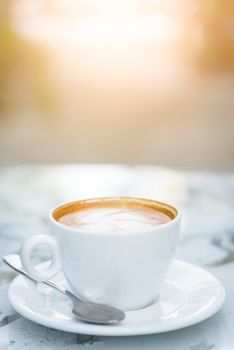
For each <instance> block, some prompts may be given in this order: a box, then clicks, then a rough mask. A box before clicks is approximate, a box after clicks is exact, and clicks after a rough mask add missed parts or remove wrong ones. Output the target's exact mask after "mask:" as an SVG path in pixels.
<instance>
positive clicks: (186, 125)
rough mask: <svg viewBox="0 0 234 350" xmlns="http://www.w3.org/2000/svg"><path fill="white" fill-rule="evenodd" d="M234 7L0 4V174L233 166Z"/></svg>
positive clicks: (99, 1)
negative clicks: (51, 166) (76, 166)
mask: <svg viewBox="0 0 234 350" xmlns="http://www.w3.org/2000/svg"><path fill="white" fill-rule="evenodd" d="M233 72H234V2H233V1H231V0H223V1H221V0H209V1H201V0H173V1H172V0H170V1H169V0H164V1H159V0H147V1H144V2H143V1H138V0H126V1H122V0H119V1H118V0H108V1H107V0H68V1H66V0H57V1H53V2H48V1H45V0H44V1H42V0H35V1H29V0H17V1H12V0H11V1H9V0H8V1H7V0H1V2H0V150H1V152H0V165H8V164H22V163H23V164H25V163H58V162H65V163H71V162H94V163H102V162H105V163H126V164H154V165H166V166H178V167H187V168H193V169H194V168H196V169H197V168H198V169H224V170H228V169H233V167H234V137H233V135H234V116H233V110H234V108H233V107H234V92H233V91H234V89H233V87H234V75H233Z"/></svg>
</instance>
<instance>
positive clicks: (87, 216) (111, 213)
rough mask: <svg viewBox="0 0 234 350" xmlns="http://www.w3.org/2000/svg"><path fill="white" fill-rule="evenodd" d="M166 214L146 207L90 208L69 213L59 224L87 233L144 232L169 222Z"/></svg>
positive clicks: (60, 219)
mask: <svg viewBox="0 0 234 350" xmlns="http://www.w3.org/2000/svg"><path fill="white" fill-rule="evenodd" d="M170 220H171V218H170V217H169V216H167V215H166V214H165V213H163V212H161V211H158V210H154V209H151V208H146V207H143V206H142V207H141V206H139V207H137V206H136V207H133V206H129V207H118V206H116V207H112V206H110V207H108V206H107V207H88V208H84V209H81V210H77V211H74V212H70V213H67V214H65V215H63V216H61V217H60V218H58V222H60V223H61V224H63V225H66V226H70V227H72V228H79V229H82V230H84V231H87V232H92V233H95V232H96V233H101V232H144V231H149V230H152V229H154V228H155V226H158V225H162V224H165V223H167V222H169V221H170Z"/></svg>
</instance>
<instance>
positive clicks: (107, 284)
mask: <svg viewBox="0 0 234 350" xmlns="http://www.w3.org/2000/svg"><path fill="white" fill-rule="evenodd" d="M116 200H121V201H122V200H124V201H127V202H128V201H129V202H132V201H135V202H136V203H137V204H138V205H142V206H144V207H145V206H146V205H150V206H155V207H156V208H158V210H162V211H165V210H166V211H168V212H169V213H170V215H171V217H172V218H171V220H170V221H169V222H167V223H164V224H161V225H158V226H155V228H154V229H153V230H150V231H147V232H135V233H134V232H130V233H126V232H124V233H121V232H117V233H116V232H104V233H99V232H95V233H92V232H87V231H84V230H82V229H81V228H74V227H70V226H66V225H63V224H61V223H60V222H58V221H57V220H56V216H57V214H58V212H61V211H63V210H66V208H67V207H71V206H74V205H78V204H79V207H82V205H84V204H85V205H87V203H88V204H89V203H90V204H92V202H97V201H105V203H107V204H108V202H109V201H116ZM180 222H181V214H180V213H179V211H178V210H177V209H176V208H175V207H173V206H171V205H169V204H166V203H162V202H157V201H152V200H146V199H140V198H127V197H107V198H100V199H89V200H83V201H77V202H72V203H66V204H62V205H60V206H58V207H56V208H55V209H53V210H52V211H51V213H50V223H51V228H52V235H53V236H48V235H37V236H32V237H30V238H28V239H27V240H26V241H25V242H24V243H23V245H22V248H21V259H22V263H23V266H24V268H25V269H26V270H27V271H28V273H29V274H31V276H32V277H34V278H35V279H37V280H38V281H42V280H48V279H50V278H52V277H54V276H55V275H56V274H57V273H58V272H59V271H60V270H63V272H64V275H65V276H66V278H67V281H68V283H69V285H70V287H71V289H72V290H73V291H74V292H75V293H76V294H77V295H78V296H79V297H80V298H81V299H83V300H84V301H85V300H87V301H89V302H95V303H102V304H108V305H112V306H115V307H118V308H120V309H122V310H136V309H139V308H142V307H145V306H147V305H148V304H150V303H152V302H153V301H154V300H156V299H157V298H158V296H159V293H160V288H161V286H162V283H163V281H164V279H165V276H166V273H167V271H168V268H169V265H170V263H171V261H172V258H173V256H174V253H175V250H176V246H177V243H178V238H179V231H180ZM39 244H46V245H48V246H49V248H50V249H51V252H52V262H51V265H50V266H49V267H48V269H47V270H45V271H39V270H38V269H37V268H36V267H35V266H34V265H33V264H32V261H31V255H32V253H33V249H34V248H35V247H37V246H38V245H39Z"/></svg>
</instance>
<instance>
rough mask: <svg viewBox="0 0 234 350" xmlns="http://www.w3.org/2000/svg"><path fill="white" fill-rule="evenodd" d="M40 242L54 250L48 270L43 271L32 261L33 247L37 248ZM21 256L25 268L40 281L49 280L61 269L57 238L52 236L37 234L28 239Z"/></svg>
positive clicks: (22, 248)
mask: <svg viewBox="0 0 234 350" xmlns="http://www.w3.org/2000/svg"><path fill="white" fill-rule="evenodd" d="M39 244H43V245H47V246H48V247H49V248H50V250H51V252H52V260H51V264H50V265H49V267H48V268H47V269H46V270H42V271H39V270H38V269H37V268H36V267H35V266H34V265H33V263H32V261H31V257H32V253H33V249H35V248H36V247H37V246H38V245H39ZM20 257H21V261H22V265H23V267H24V268H25V270H26V271H27V272H28V273H29V275H30V276H31V277H32V278H34V279H35V280H37V281H38V282H40V281H46V280H49V279H50V278H52V277H54V276H55V275H57V273H58V272H59V271H61V263H60V258H59V251H58V246H57V243H56V240H55V239H54V237H52V236H48V235H37V236H32V237H30V238H28V239H26V241H25V242H24V243H23V245H22V247H21V251H20Z"/></svg>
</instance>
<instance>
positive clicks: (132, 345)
mask: <svg viewBox="0 0 234 350" xmlns="http://www.w3.org/2000/svg"><path fill="white" fill-rule="evenodd" d="M105 195H126V196H128V195H129V196H140V197H146V198H154V199H158V200H162V201H166V202H170V203H172V204H175V205H177V206H178V207H179V208H180V209H181V210H182V213H183V224H182V233H181V239H180V244H179V248H178V250H177V257H178V258H179V259H183V260H185V261H189V262H192V263H194V264H197V265H199V266H202V267H204V268H206V269H207V270H208V271H210V272H212V273H213V274H214V275H215V276H217V277H218V278H219V279H220V280H221V281H222V283H223V285H224V287H225V289H226V301H225V303H224V306H223V307H222V309H221V310H220V311H219V312H218V313H217V314H216V315H214V316H213V317H211V318H210V319H208V320H206V321H203V322H201V323H199V324H197V325H194V326H191V327H188V328H185V329H181V330H178V331H173V332H169V333H165V334H155V335H147V336H136V337H94V336H92V335H90V336H84V335H82V334H71V333H66V332H60V331H56V330H52V329H49V328H46V327H43V326H40V325H38V324H35V323H32V322H30V321H28V320H26V319H24V318H22V317H21V316H20V315H19V314H17V313H16V312H15V311H14V310H13V308H12V307H11V305H10V303H9V301H8V298H7V289H8V286H9V283H10V282H11V280H12V279H13V278H14V277H15V276H16V274H15V273H14V272H13V271H11V270H10V269H9V268H8V267H7V266H5V265H4V264H3V263H2V262H0V350H5V349H12V350H16V349H17V350H18V349H25V348H27V349H38V350H39V349H45V350H46V349H48V350H49V349H50V350H53V349H64V348H66V349H68V350H72V349H78V348H82V347H86V348H90V349H93V350H96V349H103V350H104V349H108V350H109V349H119V348H121V349H128V350H130V349H134V350H140V349H157V350H169V349H173V350H177V349H178V350H185V349H186V350H211V349H214V350H219V349H220V350H221V349H222V350H232V349H234V215H233V214H234V173H220V172H201V171H200V172H198V171H181V170H176V169H169V168H161V167H145V166H121V165H82V164H81V165H58V166H57V165H56V166H54V165H53V166H15V167H2V168H0V256H1V257H2V256H3V255H5V254H9V253H16V252H18V251H19V249H20V245H21V243H22V241H23V240H24V239H25V238H26V237H29V236H30V235H34V234H39V233H48V232H49V229H48V212H49V210H50V209H51V208H52V207H53V206H55V205H57V204H59V203H61V202H64V201H70V200H74V199H79V198H88V197H97V196H99V197H100V196H105ZM47 254H48V253H46V252H44V253H43V254H40V255H39V256H38V260H39V261H42V260H44V259H46V258H47Z"/></svg>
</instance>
